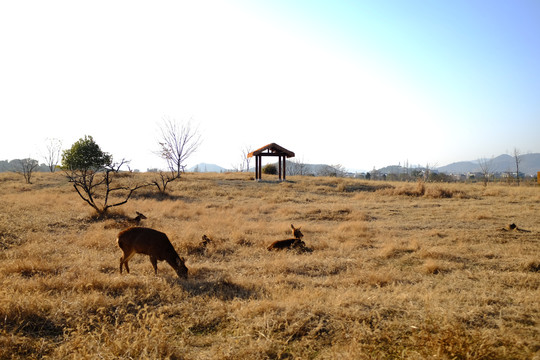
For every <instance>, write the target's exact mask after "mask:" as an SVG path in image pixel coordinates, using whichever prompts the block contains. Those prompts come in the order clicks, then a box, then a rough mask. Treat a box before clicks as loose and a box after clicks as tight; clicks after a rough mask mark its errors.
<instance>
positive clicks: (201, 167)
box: [187, 163, 228, 173]
mask: <svg viewBox="0 0 540 360" xmlns="http://www.w3.org/2000/svg"><path fill="white" fill-rule="evenodd" d="M187 171H188V172H203V173H204V172H215V173H221V172H225V171H228V170H227V169H225V168H223V167H221V166H219V165H216V164H207V163H200V164H197V165H195V166H193V167H191V168H189V169H188V170H187Z"/></svg>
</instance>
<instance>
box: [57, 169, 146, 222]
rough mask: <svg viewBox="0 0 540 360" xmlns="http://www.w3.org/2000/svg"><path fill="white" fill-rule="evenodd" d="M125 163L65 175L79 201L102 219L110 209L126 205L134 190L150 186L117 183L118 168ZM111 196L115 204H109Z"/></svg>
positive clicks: (75, 170) (67, 171)
mask: <svg viewBox="0 0 540 360" xmlns="http://www.w3.org/2000/svg"><path fill="white" fill-rule="evenodd" d="M126 163H127V162H126V161H125V160H122V161H121V162H120V163H113V164H110V165H106V166H104V167H103V168H99V169H96V168H87V169H66V170H65V175H66V177H67V178H68V180H69V182H71V183H72V184H73V187H74V188H75V190H76V191H77V194H79V196H80V197H81V199H83V200H84V201H86V203H87V204H88V205H90V206H91V207H92V208H94V210H96V212H97V214H98V215H99V216H100V217H102V216H104V215H105V214H106V213H107V211H108V210H109V209H110V208H112V207H115V206H120V205H124V204H125V203H127V202H128V200H129V199H130V198H131V195H133V193H134V192H135V191H136V190H138V189H140V188H142V187H145V186H148V185H150V184H142V185H140V184H126V183H125V181H124V182H123V183H120V182H119V181H117V178H118V176H117V175H118V173H119V172H120V168H121V167H122V166H123V165H124V164H126ZM113 183H114V184H113ZM113 195H114V201H115V202H112V203H111V199H112V198H113Z"/></svg>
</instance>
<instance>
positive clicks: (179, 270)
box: [117, 227, 188, 278]
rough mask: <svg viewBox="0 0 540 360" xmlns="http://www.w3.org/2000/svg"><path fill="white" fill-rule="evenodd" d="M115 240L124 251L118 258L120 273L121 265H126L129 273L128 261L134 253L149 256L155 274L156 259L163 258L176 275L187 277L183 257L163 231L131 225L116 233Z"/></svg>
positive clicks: (160, 259)
mask: <svg viewBox="0 0 540 360" xmlns="http://www.w3.org/2000/svg"><path fill="white" fill-rule="evenodd" d="M117 242H118V246H119V247H120V249H122V251H123V252H124V254H123V255H122V257H121V258H120V274H121V273H122V267H123V266H125V267H126V271H127V272H128V274H129V266H128V261H129V260H130V259H131V258H132V257H133V256H134V255H135V254H145V255H148V256H150V262H151V263H152V266H153V267H154V272H155V273H156V275H157V262H158V260H159V261H163V260H165V261H166V262H167V263H168V264H169V265H171V267H172V268H173V269H174V271H176V274H178V277H181V278H187V275H188V269H187V267H186V265H185V260H184V258H181V257H180V256H178V253H177V252H176V250H174V247H173V246H172V244H171V242H170V241H169V238H168V237H167V235H165V234H164V233H162V232H160V231H157V230H154V229H149V228H144V227H131V228H128V229H126V230H124V231H121V232H120V233H119V234H118V237H117Z"/></svg>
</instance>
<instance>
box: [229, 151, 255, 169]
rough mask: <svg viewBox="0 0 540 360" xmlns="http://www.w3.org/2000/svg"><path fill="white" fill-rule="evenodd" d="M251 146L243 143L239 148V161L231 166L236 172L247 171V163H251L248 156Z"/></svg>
mask: <svg viewBox="0 0 540 360" xmlns="http://www.w3.org/2000/svg"><path fill="white" fill-rule="evenodd" d="M251 152H252V150H251V147H249V146H248V145H245V146H244V147H242V149H241V155H240V163H239V164H237V165H232V168H233V169H234V171H237V172H244V171H249V164H250V163H251V158H249V157H248V154H249V153H251Z"/></svg>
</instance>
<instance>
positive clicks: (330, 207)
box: [0, 173, 540, 359]
mask: <svg viewBox="0 0 540 360" xmlns="http://www.w3.org/2000/svg"><path fill="white" fill-rule="evenodd" d="M133 176H135V177H140V178H143V177H148V176H151V175H149V174H135V175H133ZM267 177H268V179H270V177H269V176H267ZM128 180H130V179H126V180H125V181H128ZM288 180H289V181H287V182H283V183H278V182H271V181H268V182H260V183H257V182H255V181H253V180H251V179H250V176H249V175H246V174H213V175H205V174H186V175H185V176H184V177H183V178H182V179H181V180H180V181H177V182H175V183H173V184H172V185H170V186H171V192H170V196H169V197H167V198H160V197H158V196H157V195H156V194H155V193H153V192H152V190H151V189H150V188H147V189H145V190H144V191H141V192H139V193H138V195H137V196H136V197H134V198H133V199H131V200H130V201H129V202H128V203H127V204H126V205H124V206H123V207H121V208H119V209H118V210H116V211H117V213H115V214H113V215H115V216H114V217H113V218H109V219H106V220H96V219H94V216H93V213H92V211H93V210H92V209H91V208H90V207H89V206H88V205H86V204H85V203H84V202H83V201H82V200H81V199H80V198H79V197H78V195H77V194H76V193H75V191H74V190H73V188H72V187H71V185H70V184H69V183H67V181H66V180H65V178H64V177H63V176H62V174H61V173H58V174H37V175H36V176H35V177H34V179H33V182H34V184H32V185H26V184H24V182H23V179H22V177H21V176H19V175H16V174H10V173H4V174H0V279H1V283H2V286H1V289H0V324H1V325H0V358H1V359H9V358H21V359H23V358H24V359H26V358H52V359H66V358H72V359H85V358H88V359H98V358H103V359H128V358H149V359H157V358H171V359H385V358H387V359H394V358H404V359H540V327H539V316H540V301H539V299H540V291H539V286H540V222H539V214H540V211H539V210H540V188H539V187H538V186H520V187H516V186H508V185H492V184H490V185H488V187H487V188H484V187H483V186H481V185H475V184H431V183H427V184H422V183H418V184H417V183H390V182H369V181H359V180H353V179H337V178H314V177H290V178H289V179H288ZM135 211H140V212H142V213H143V214H145V215H146V216H147V218H148V219H146V220H143V222H142V224H141V225H143V226H147V227H151V228H154V229H157V230H160V231H163V232H165V233H166V234H167V235H168V236H169V238H170V239H171V242H172V243H173V245H174V246H175V248H176V250H177V251H178V253H179V255H180V256H183V257H185V258H186V266H187V267H188V268H189V278H188V279H187V280H181V279H179V278H178V277H177V276H176V274H175V273H174V271H173V269H172V268H170V267H169V266H168V265H167V264H166V263H165V262H161V263H159V264H158V269H159V271H158V275H157V276H156V275H154V273H153V269H152V265H151V264H150V261H149V260H148V257H146V256H142V255H138V256H136V257H135V258H134V259H133V260H132V261H131V262H130V268H131V273H130V274H125V273H124V274H123V275H120V273H119V259H120V256H121V251H120V249H119V248H118V247H117V245H116V234H117V233H118V232H119V231H120V230H121V229H122V228H124V227H125V226H128V225H127V224H125V223H123V222H122V221H123V219H124V217H126V216H135ZM511 223H515V224H516V225H517V226H518V229H514V230H508V229H506V227H507V226H508V225H509V224H511ZM291 224H294V225H295V226H297V227H301V228H302V232H303V234H304V238H303V240H304V241H305V242H306V245H307V246H308V247H310V248H312V249H313V252H309V253H297V252H293V251H281V252H279V251H278V252H269V251H268V250H267V249H266V247H267V246H268V245H269V244H270V243H272V242H273V241H275V240H280V239H286V238H289V237H290V235H291V234H290V232H291V228H290V225H291ZM203 234H206V235H207V236H209V237H210V238H211V239H212V240H213V243H211V244H210V246H209V247H208V248H207V249H206V251H201V249H200V248H199V243H200V241H201V237H202V235H203Z"/></svg>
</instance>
